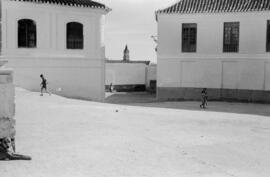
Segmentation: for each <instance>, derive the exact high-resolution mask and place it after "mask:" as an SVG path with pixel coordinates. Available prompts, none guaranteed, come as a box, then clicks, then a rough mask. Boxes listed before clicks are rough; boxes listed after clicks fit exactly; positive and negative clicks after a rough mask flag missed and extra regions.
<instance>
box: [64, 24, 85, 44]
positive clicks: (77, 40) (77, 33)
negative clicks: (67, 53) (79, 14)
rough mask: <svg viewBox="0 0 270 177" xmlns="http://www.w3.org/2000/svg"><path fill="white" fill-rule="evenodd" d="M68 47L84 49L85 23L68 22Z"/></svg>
mask: <svg viewBox="0 0 270 177" xmlns="http://www.w3.org/2000/svg"><path fill="white" fill-rule="evenodd" d="M67 49H83V25H82V24H81V23H78V22H70V23H67Z"/></svg>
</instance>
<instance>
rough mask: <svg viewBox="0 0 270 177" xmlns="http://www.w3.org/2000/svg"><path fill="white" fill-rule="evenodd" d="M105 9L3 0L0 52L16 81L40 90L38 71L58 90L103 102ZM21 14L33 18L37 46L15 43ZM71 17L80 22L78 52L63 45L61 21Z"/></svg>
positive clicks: (26, 86)
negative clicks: (20, 45) (0, 46)
mask: <svg viewBox="0 0 270 177" xmlns="http://www.w3.org/2000/svg"><path fill="white" fill-rule="evenodd" d="M106 13H107V12H106V11H105V10H103V9H91V8H84V7H69V6H61V5H54V4H41V3H29V2H15V1H9V0H3V2H2V17H3V18H2V24H3V25H2V32H3V45H2V46H3V48H2V51H3V52H2V55H3V56H4V57H5V58H6V59H8V60H9V64H8V65H9V66H11V67H12V68H14V73H15V75H14V78H15V84H16V85H19V86H22V87H24V88H27V89H30V90H39V89H40V88H39V84H40V78H39V75H40V74H41V73H43V74H44V75H45V77H47V79H48V81H49V83H50V85H49V87H51V90H52V91H53V92H55V93H57V94H60V95H64V96H68V97H75V98H84V99H91V100H98V101H102V100H103V99H104V81H105V69H104V68H105V66H104V65H105V64H104V61H105V47H104V41H103V38H102V36H103V34H102V33H103V29H102V28H103V20H104V15H105V14H106ZM23 18H29V19H32V20H34V21H35V22H36V25H37V48H32V49H23V48H18V47H17V21H18V20H19V19H23ZM73 21H76V22H80V23H82V24H83V32H84V49H83V50H77V49H75V50H74V49H66V24H67V23H68V22H73ZM59 88H62V91H61V92H59ZM56 90H58V91H56Z"/></svg>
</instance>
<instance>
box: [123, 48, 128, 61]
mask: <svg viewBox="0 0 270 177" xmlns="http://www.w3.org/2000/svg"><path fill="white" fill-rule="evenodd" d="M123 60H124V61H129V50H128V46H127V45H126V47H125V49H124V56H123Z"/></svg>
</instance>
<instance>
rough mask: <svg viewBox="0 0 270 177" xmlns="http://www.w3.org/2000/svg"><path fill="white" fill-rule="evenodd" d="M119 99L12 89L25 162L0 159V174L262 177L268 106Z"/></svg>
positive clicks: (269, 144) (269, 158)
mask: <svg viewBox="0 0 270 177" xmlns="http://www.w3.org/2000/svg"><path fill="white" fill-rule="evenodd" d="M121 94H122V95H121ZM121 94H107V103H96V102H89V101H80V100H72V99H67V98H63V97H60V96H56V95H52V96H49V95H45V96H43V97H41V96H39V93H34V92H29V91H26V90H23V89H16V119H17V127H16V128H17V136H16V141H17V150H18V152H20V153H22V154H27V155H31V156H32V158H33V160H32V161H0V176H1V177H2V176H3V177H17V176H19V177H77V176H78V177H269V174H270V168H269V166H270V150H269V149H270V117H269V116H270V109H269V108H270V105H269V104H248V103H226V102H209V107H208V109H206V110H201V109H200V108H199V104H200V103H199V102H156V100H155V99H154V97H153V96H152V95H148V94H146V93H137V94H127V93H121ZM141 98H142V99H141Z"/></svg>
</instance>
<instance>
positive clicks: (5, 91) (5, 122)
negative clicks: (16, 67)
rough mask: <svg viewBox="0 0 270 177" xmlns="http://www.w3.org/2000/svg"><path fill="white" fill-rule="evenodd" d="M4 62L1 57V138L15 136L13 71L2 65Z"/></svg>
mask: <svg viewBox="0 0 270 177" xmlns="http://www.w3.org/2000/svg"><path fill="white" fill-rule="evenodd" d="M2 64H3V62H1V58H0V138H3V137H14V136H15V128H14V126H15V120H14V114H15V100H14V99H15V95H14V93H15V91H14V85H13V83H12V82H13V77H12V75H13V72H12V70H11V69H7V68H4V67H1V65H2Z"/></svg>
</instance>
